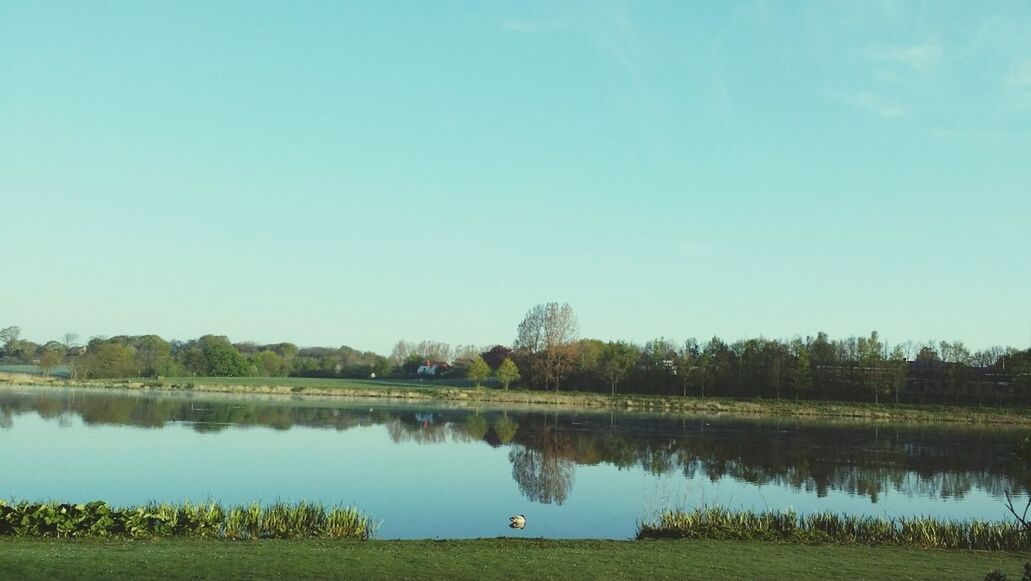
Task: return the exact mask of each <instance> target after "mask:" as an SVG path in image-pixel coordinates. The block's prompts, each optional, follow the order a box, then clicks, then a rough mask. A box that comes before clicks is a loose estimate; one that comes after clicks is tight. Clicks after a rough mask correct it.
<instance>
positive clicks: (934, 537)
mask: <svg viewBox="0 0 1031 581" xmlns="http://www.w3.org/2000/svg"><path fill="white" fill-rule="evenodd" d="M637 536H638V538H639V539H670V538H676V539H718V540H747V541H781V542H793V543H806V544H819V543H840V544H843V545H896V546H909V547H921V548H925V549H974V550H982V551H1000V550H1001V551H1027V550H1029V549H1031V535H1029V534H1028V533H1027V531H1025V530H1024V528H1023V527H1021V526H1019V525H1018V524H1017V523H1015V522H1009V521H1004V522H992V521H943V520H938V519H934V518H928V517H915V518H906V517H903V518H892V519H887V518H876V517H870V516H852V515H845V514H835V513H815V514H809V515H798V514H795V513H794V512H790V511H785V512H779V511H775V512H761V513H757V512H735V511H730V510H727V509H725V508H719V507H713V508H699V509H696V510H692V511H669V512H665V513H663V514H662V515H660V516H659V518H658V520H657V521H656V522H653V523H643V524H642V525H641V526H640V528H639V530H638V534H637Z"/></svg>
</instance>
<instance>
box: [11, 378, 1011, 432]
mask: <svg viewBox="0 0 1031 581" xmlns="http://www.w3.org/2000/svg"><path fill="white" fill-rule="evenodd" d="M3 383H13V384H17V383H21V384H47V385H54V386H62V387H94V388H121V389H168V390H187V391H204V392H217V393H259V394H277V395H312V396H344V397H362V398H369V397H376V398H392V399H410V400H437V401H459V402H481V403H493V404H501V405H506V404H512V405H551V406H568V407H588V408H614V409H621V410H641V411H649V412H663V413H689V414H694V413H729V414H739V415H776V416H801V417H832V418H854V419H863V420H887V421H898V422H957V423H968V424H997V425H1031V408H1027V407H1000V408H996V407H977V406H967V405H948V406H946V405H905V404H903V405H894V404H891V403H882V404H873V403H863V402H821V401H804V400H803V401H794V400H789V399H783V400H734V399H719V398H700V397H694V396H689V397H681V396H644V395H628V394H617V395H615V396H611V395H607V394H599V393H585V392H576V391H562V392H553V391H530V390H523V389H511V390H507V391H506V390H501V389H497V388H475V387H472V386H471V384H470V382H469V381H467V380H463V379H457V380H434V381H425V382H423V381H419V380H394V379H375V380H369V379H321V378H307V377H164V378H158V379H147V378H127V379H104V380H86V381H74V380H72V381H70V380H57V379H52V380H50V381H44V380H42V379H41V378H39V377H33V376H28V375H12V374H3V373H0V384H3Z"/></svg>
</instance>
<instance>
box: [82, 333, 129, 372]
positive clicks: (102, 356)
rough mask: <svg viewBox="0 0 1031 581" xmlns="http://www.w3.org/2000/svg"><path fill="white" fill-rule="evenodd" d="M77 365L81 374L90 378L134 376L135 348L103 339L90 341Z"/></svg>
mask: <svg viewBox="0 0 1031 581" xmlns="http://www.w3.org/2000/svg"><path fill="white" fill-rule="evenodd" d="M77 365H78V366H80V370H79V371H80V374H81V375H82V376H84V377H89V378H105V377H132V376H133V374H135V373H136V357H135V353H134V352H133V348H132V347H130V346H128V345H124V344H122V343H114V342H109V341H105V340H102V339H94V340H92V341H90V344H89V346H88V347H87V348H86V353H85V355H83V356H82V357H79V358H78V361H77Z"/></svg>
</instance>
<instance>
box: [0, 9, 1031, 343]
mask: <svg viewBox="0 0 1031 581" xmlns="http://www.w3.org/2000/svg"><path fill="white" fill-rule="evenodd" d="M0 220H2V221H0V244H2V248H3V249H4V261H3V268H2V271H0V272H2V274H0V326H7V325H11V324H16V325H20V326H21V327H22V330H23V336H24V337H26V338H29V339H33V340H37V341H42V340H47V339H51V338H57V337H59V336H60V335H61V334H63V333H64V332H66V331H75V332H78V333H80V334H81V335H82V336H83V338H86V337H89V336H91V335H114V334H121V333H132V334H136V333H157V334H160V335H162V336H164V337H167V338H181V339H186V338H192V337H195V336H198V335H201V334H204V333H209V332H215V333H220V334H227V335H229V336H230V337H231V338H232V339H233V340H237V341H242V340H255V341H259V342H265V341H279V340H290V341H294V342H296V343H298V344H301V345H341V344H348V345H351V346H354V347H356V348H361V349H372V350H376V351H380V352H388V351H389V350H390V348H391V346H392V345H393V343H394V342H396V341H397V340H398V339H401V338H405V339H411V340H419V339H435V340H441V341H448V342H451V343H474V344H488V343H495V342H501V343H507V342H511V341H512V339H513V338H514V336H515V327H516V325H517V324H518V322H519V321H520V319H521V318H522V316H523V314H524V313H525V311H526V310H527V308H529V307H530V306H532V305H533V304H535V303H538V302H546V301H552V300H555V301H568V302H569V303H571V304H572V305H573V307H574V309H575V311H576V312H577V314H578V315H579V319H580V328H581V333H582V335H584V336H589V337H597V338H601V339H630V340H635V341H642V342H643V341H646V340H648V339H649V338H652V337H656V336H660V335H661V336H666V337H668V338H675V339H683V338H686V337H689V336H696V337H698V338H700V339H705V338H708V337H711V336H712V335H714V334H715V335H720V336H721V337H724V338H726V339H730V340H733V339H737V338H741V337H746V336H758V335H763V336H766V337H790V336H792V335H794V334H815V332H816V331H818V330H825V331H827V332H829V333H830V334H831V335H832V336H847V335H852V334H866V333H868V332H869V331H870V330H872V329H878V330H879V331H880V332H881V333H882V335H883V336H884V337H885V338H886V339H888V340H889V341H892V342H894V341H901V340H904V339H914V340H926V339H932V338H941V339H952V338H958V339H963V340H965V341H966V342H967V344H968V345H970V346H972V347H982V346H987V345H992V344H1010V345H1019V346H1022V347H1023V346H1026V345H1027V343H1028V334H1029V323H1031V2H1027V1H1011V2H1007V1H998V2H967V1H940V2H892V1H883V2H853V1H851V0H849V1H844V2H830V1H823V0H820V1H816V2H812V3H807V2H722V1H721V2H716V1H712V2H679V1H671V2H658V1H655V2H642V3H623V2H596V1H590V2H577V3H556V2H553V1H550V0H549V1H544V2H512V3H504V2H466V3H456V2H355V3H344V2H336V1H333V2H325V3H318V2H277V3H272V2H268V3H262V2H249V1H248V2H146V1H131V2H106V1H104V2H43V1H35V0H32V1H24V2H23V1H11V0H0Z"/></svg>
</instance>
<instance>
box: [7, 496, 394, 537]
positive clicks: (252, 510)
mask: <svg viewBox="0 0 1031 581" xmlns="http://www.w3.org/2000/svg"><path fill="white" fill-rule="evenodd" d="M374 530H375V525H374V524H373V522H372V520H371V519H369V517H367V516H365V515H364V514H362V513H361V512H359V511H358V510H357V509H354V508H350V507H340V506H336V507H332V508H330V509H329V510H328V511H327V509H326V508H325V507H323V506H322V505H320V504H314V503H309V502H298V503H296V504H284V503H276V504H272V505H268V506H262V505H260V504H257V503H255V504H252V505H249V506H236V507H231V508H229V509H226V508H223V507H222V506H221V505H220V504H218V503H209V504H204V505H195V504H190V503H185V504H168V503H166V504H155V503H151V504H147V505H144V506H135V507H124V508H115V507H111V506H109V505H108V504H107V503H105V502H101V501H96V502H90V503H86V504H64V503H56V502H44V503H29V502H19V503H16V504H8V503H5V502H3V501H0V537H2V536H17V537H53V538H68V537H137V538H145V537H173V536H174V537H184V536H196V537H216V538H224V539H258V538H277V539H293V538H330V539H368V538H370V537H371V536H372V534H373V532H374Z"/></svg>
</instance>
